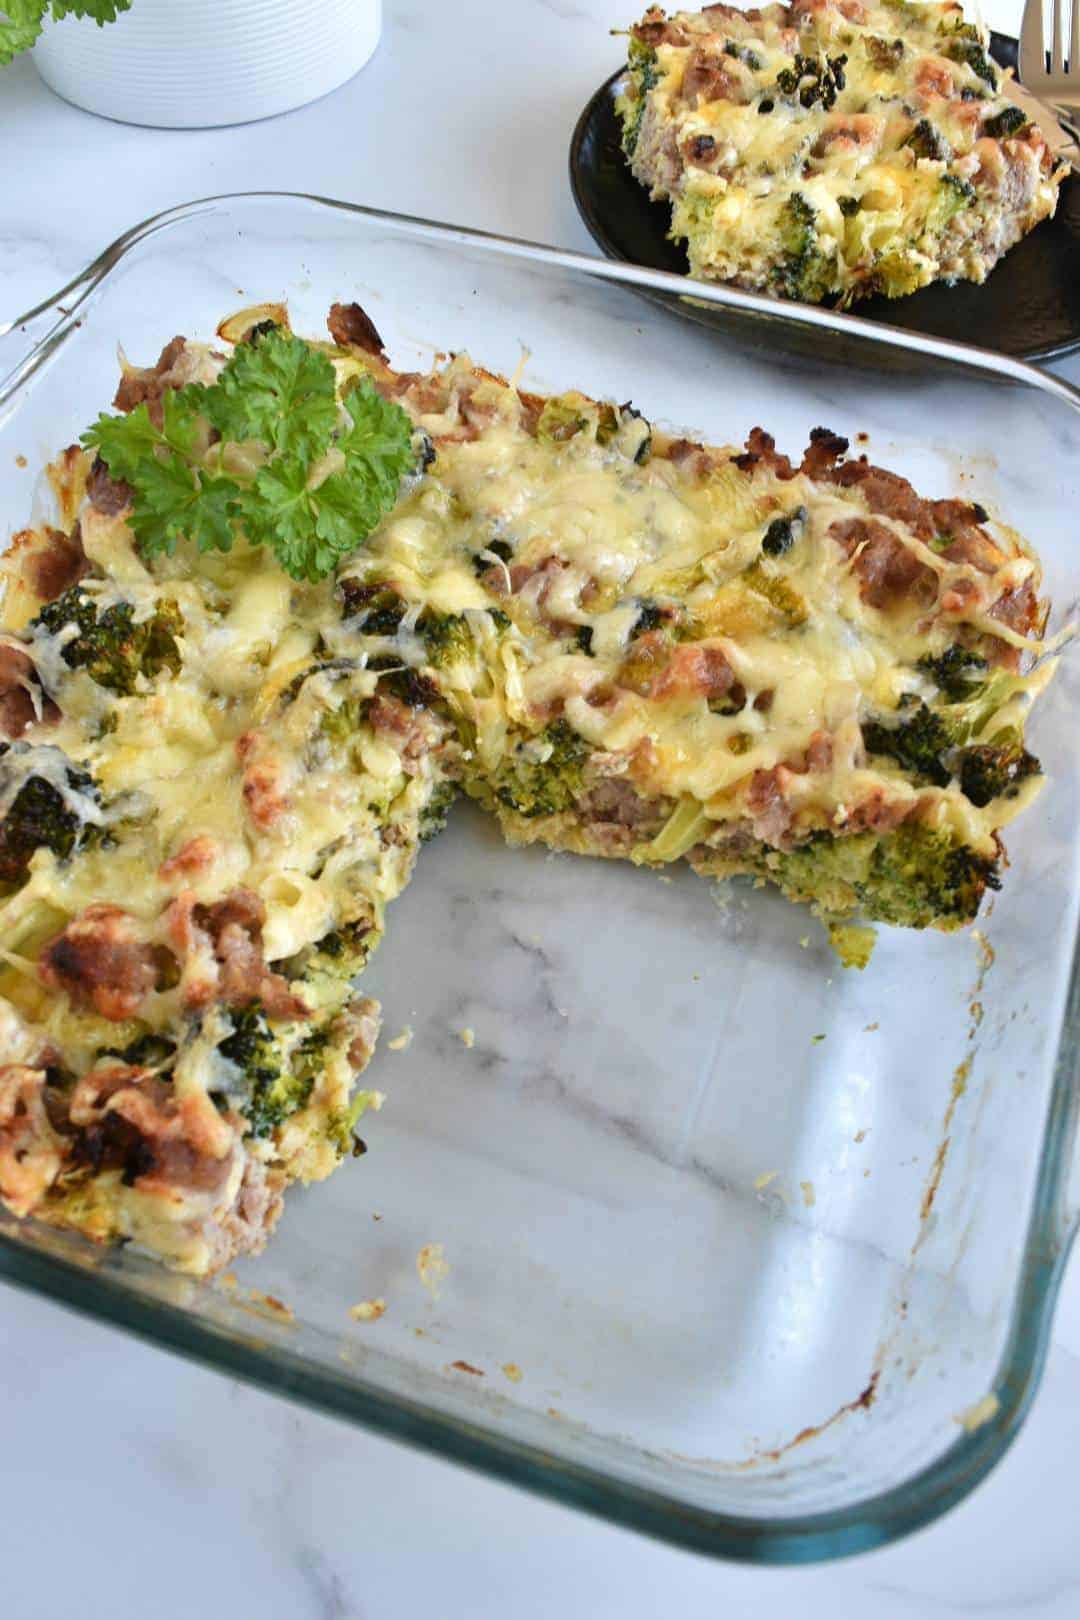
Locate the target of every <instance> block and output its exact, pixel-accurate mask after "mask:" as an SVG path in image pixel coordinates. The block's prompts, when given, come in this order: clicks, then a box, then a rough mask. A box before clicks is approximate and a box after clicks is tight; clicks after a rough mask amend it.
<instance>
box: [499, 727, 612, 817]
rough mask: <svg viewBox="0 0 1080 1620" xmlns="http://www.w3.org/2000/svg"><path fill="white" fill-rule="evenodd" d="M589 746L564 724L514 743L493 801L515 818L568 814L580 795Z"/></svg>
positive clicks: (500, 773) (500, 776) (500, 774)
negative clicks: (504, 806)
mask: <svg viewBox="0 0 1080 1620" xmlns="http://www.w3.org/2000/svg"><path fill="white" fill-rule="evenodd" d="M589 752H590V750H589V744H588V743H587V742H586V741H585V739H584V738H583V737H579V736H578V734H577V732H576V731H574V730H573V729H572V728H571V727H570V726H569V725H567V723H566V721H565V720H556V721H554V722H553V723H552V724H551V725H550V726H548V727H547V729H546V730H545V731H542V732H541V733H540V734H539V736H537V737H533V738H531V739H530V740H529V741H528V742H526V743H518V745H517V747H516V748H515V749H514V752H513V754H512V756H511V757H510V759H509V760H508V761H507V763H506V764H505V765H504V766H503V768H502V770H501V771H500V772H499V775H498V778H497V781H496V785H495V797H496V798H497V799H498V801H499V802H500V803H501V804H505V805H507V806H508V807H509V808H510V809H511V810H514V811H516V812H517V814H518V815H519V816H526V817H528V818H529V819H530V820H531V819H532V818H533V817H535V816H553V815H557V814H558V813H559V811H561V810H569V809H571V808H572V807H573V805H574V804H575V803H576V801H577V799H578V797H579V795H580V794H581V791H582V772H583V768H584V764H585V761H586V760H587V759H588V757H589Z"/></svg>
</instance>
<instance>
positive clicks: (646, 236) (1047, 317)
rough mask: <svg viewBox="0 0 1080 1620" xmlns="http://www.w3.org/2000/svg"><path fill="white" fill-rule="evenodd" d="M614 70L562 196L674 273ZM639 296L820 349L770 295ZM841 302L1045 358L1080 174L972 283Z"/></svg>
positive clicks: (1071, 257) (671, 250)
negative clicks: (740, 305) (625, 135)
mask: <svg viewBox="0 0 1080 1620" xmlns="http://www.w3.org/2000/svg"><path fill="white" fill-rule="evenodd" d="M991 50H992V52H993V54H994V56H995V58H996V59H997V61H998V62H1000V63H1001V65H1002V66H1003V67H1015V66H1016V52H1017V45H1016V41H1015V40H1014V39H1010V38H1008V37H1007V36H1005V35H1002V34H994V35H993V36H992V39H991ZM621 78H622V72H621V71H620V72H618V73H613V74H612V76H611V78H610V79H608V81H607V83H606V84H603V85H601V87H600V89H599V90H598V91H597V92H596V94H595V95H594V96H593V98H592V100H591V101H590V102H589V104H588V106H587V107H586V108H585V111H584V112H583V113H582V115H581V117H580V118H579V119H578V123H577V128H576V129H575V130H574V137H573V140H572V141H571V143H570V184H571V186H572V188H573V193H574V201H575V202H576V203H577V207H578V212H579V213H580V214H581V217H582V219H583V220H584V221H585V224H586V226H587V227H588V229H589V231H590V233H591V234H592V236H593V238H594V239H595V241H596V242H597V243H598V244H599V246H600V247H601V248H602V249H603V251H604V252H605V253H606V254H607V256H608V257H609V258H611V259H622V260H624V261H626V262H627V263H630V264H639V265H644V266H645V267H646V268H647V269H650V270H671V271H674V272H675V273H676V274H679V275H686V273H687V268H688V266H687V259H686V254H685V252H684V250H683V247H682V245H681V244H680V243H677V242H672V241H671V240H670V239H669V237H668V234H667V232H668V226H669V224H670V218H671V216H670V209H669V207H668V204H667V203H654V202H650V201H649V197H648V193H647V192H646V191H645V189H644V188H643V187H642V186H640V185H639V184H638V182H637V181H636V180H635V179H634V177H633V175H632V174H631V173H630V166H629V164H628V163H627V162H626V159H625V158H624V157H623V153H622V147H621V145H620V143H619V129H620V126H619V120H618V118H617V117H616V114H615V95H616V87H617V84H618V82H619V80H620V79H621ZM646 296H648V297H651V298H652V299H654V301H656V302H658V303H662V304H665V305H666V306H668V307H669V308H670V307H674V308H676V309H678V310H679V311H680V312H681V313H682V314H684V315H686V316H688V317H689V318H690V319H691V320H695V321H698V322H700V323H701V324H702V325H704V326H711V327H713V328H716V329H719V330H721V331H724V332H730V333H734V334H741V335H742V336H743V337H744V338H751V339H753V338H754V337H755V335H756V336H757V337H758V340H759V341H767V342H768V343H769V344H770V346H773V345H775V344H776V342H777V340H778V339H779V341H780V342H781V343H782V344H783V346H784V347H785V348H787V349H789V350H791V351H792V352H795V353H799V352H801V353H806V354H811V353H812V354H813V355H814V356H815V357H817V358H820V357H821V354H822V337H821V333H820V332H817V331H815V330H814V329H813V328H806V327H801V326H798V325H796V324H795V323H794V322H785V321H784V320H783V309H784V304H783V301H782V300H779V299H778V300H777V311H776V315H777V317H779V319H776V318H770V319H768V320H767V321H765V320H764V319H763V318H762V317H758V316H755V315H753V314H750V313H744V312H742V311H735V310H726V309H718V308H716V307H711V308H710V307H707V306H704V305H700V304H699V305H694V304H693V303H691V302H690V301H689V300H682V299H679V298H674V297H671V296H669V295H668V294H666V293H651V294H647V295H646ZM852 313H853V314H858V315H860V316H862V317H863V319H865V320H873V321H881V322H883V323H886V324H888V325H891V326H902V327H906V328H907V329H908V330H909V331H917V332H928V333H931V334H932V335H933V336H935V337H942V338H951V339H953V341H955V342H960V343H974V344H978V345H980V346H981V347H983V348H987V349H996V350H998V351H999V353H1002V354H1008V355H1013V356H1015V357H1017V358H1020V359H1025V360H1048V359H1052V358H1053V357H1055V356H1059V355H1063V354H1069V353H1071V352H1072V351H1073V350H1074V349H1080V176H1076V175H1070V176H1069V178H1068V179H1066V181H1065V183H1064V184H1063V186H1062V188H1061V200H1060V202H1059V203H1058V209H1057V213H1056V215H1055V216H1054V218H1053V219H1052V220H1044V221H1043V223H1042V224H1041V225H1039V226H1037V227H1036V229H1035V230H1034V231H1032V232H1031V234H1030V235H1029V236H1025V238H1024V239H1023V241H1022V242H1018V243H1017V245H1016V247H1014V248H1013V249H1012V250H1011V252H1009V253H1007V254H1006V255H1005V257H1004V259H1002V261H1001V263H1000V264H999V265H998V266H997V268H996V269H995V270H993V271H992V272H991V274H990V276H989V278H988V279H987V280H986V281H985V282H983V284H982V286H981V287H979V286H976V285H975V284H974V283H973V282H968V281H962V282H958V283H957V285H956V286H955V287H946V286H944V285H942V284H940V283H939V284H938V285H936V286H933V287H925V288H923V290H922V291H921V292H917V293H912V294H911V296H910V297H908V298H866V299H861V300H860V301H859V302H858V303H857V304H856V305H855V306H854V309H853V311H852ZM755 322H758V323H759V331H758V333H757V334H755V333H754V332H753V330H751V329H750V328H748V323H751V326H752V323H755ZM766 327H767V332H766ZM829 348H830V350H831V353H832V355H833V357H834V358H838V359H843V360H845V361H847V360H852V359H856V360H860V361H864V362H865V361H867V360H870V361H872V362H873V363H875V364H878V365H880V364H881V363H882V361H883V359H885V357H886V355H887V356H888V363H892V362H893V361H894V360H895V362H896V363H898V364H900V365H905V366H909V365H911V364H912V363H915V362H913V357H912V356H911V355H910V354H908V353H905V352H904V351H902V350H888V351H886V350H883V349H882V348H881V346H880V345H879V344H868V343H866V342H865V340H861V339H858V338H856V337H855V336H854V334H853V335H852V341H851V343H850V344H849V343H848V342H846V341H845V342H844V343H842V344H840V345H839V346H838V345H836V344H835V343H830V345H829Z"/></svg>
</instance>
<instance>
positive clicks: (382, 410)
mask: <svg viewBox="0 0 1080 1620" xmlns="http://www.w3.org/2000/svg"><path fill="white" fill-rule="evenodd" d="M345 409H346V410H347V411H348V413H349V415H350V416H351V417H352V426H351V427H350V428H348V429H346V431H345V432H344V433H343V434H342V435H341V437H340V438H339V439H338V441H337V447H338V449H339V450H342V451H343V452H344V454H345V461H346V464H347V465H348V467H349V469H350V471H352V472H359V473H363V475H364V476H365V477H366V478H367V480H368V481H369V483H371V484H372V485H373V486H374V487H375V488H377V489H378V490H379V493H380V496H386V495H389V493H390V491H391V490H396V489H397V486H398V484H399V483H400V481H401V479H402V478H404V476H405V474H406V473H407V472H409V471H410V470H411V468H412V466H413V465H414V459H415V458H414V455H413V449H412V442H411V441H412V424H411V423H409V438H408V439H403V438H402V435H401V424H400V420H399V419H400V417H401V416H402V415H404V412H403V411H402V410H401V407H400V406H398V405H394V404H391V403H390V402H388V401H387V400H385V399H383V397H382V395H381V394H380V393H378V392H377V391H376V390H375V388H374V387H373V386H372V384H371V381H370V379H369V378H367V377H364V378H362V379H361V381H360V383H359V384H358V386H357V387H355V388H354V389H352V390H351V392H350V393H348V394H346V395H345ZM406 421H408V418H406ZM327 481H328V482H331V480H327Z"/></svg>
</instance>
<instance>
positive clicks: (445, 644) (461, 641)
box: [416, 608, 476, 669]
mask: <svg viewBox="0 0 1080 1620" xmlns="http://www.w3.org/2000/svg"><path fill="white" fill-rule="evenodd" d="M416 628H417V630H418V631H419V632H420V635H421V636H422V637H423V638H424V648H425V650H426V652H427V655H428V659H429V661H430V662H431V663H432V664H434V665H435V667H436V669H444V668H446V666H447V665H449V664H460V663H464V662H466V661H467V660H470V659H472V658H474V657H475V655H476V645H475V643H474V641H473V635H472V630H471V629H470V628H469V621H468V619H467V618H466V617H465V615H464V613H434V612H432V610H431V609H430V608H428V609H427V610H426V611H425V612H424V613H423V614H422V615H421V617H420V621H419V623H418V624H417V627H416Z"/></svg>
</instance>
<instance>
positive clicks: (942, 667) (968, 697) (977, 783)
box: [862, 647, 1042, 809]
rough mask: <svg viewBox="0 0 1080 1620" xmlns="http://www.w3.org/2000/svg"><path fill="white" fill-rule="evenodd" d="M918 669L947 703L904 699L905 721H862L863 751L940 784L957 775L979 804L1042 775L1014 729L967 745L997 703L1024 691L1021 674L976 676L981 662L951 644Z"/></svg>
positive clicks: (967, 793) (979, 732)
mask: <svg viewBox="0 0 1080 1620" xmlns="http://www.w3.org/2000/svg"><path fill="white" fill-rule="evenodd" d="M919 667H920V668H922V669H924V670H926V672H927V673H930V674H932V676H933V678H934V679H935V680H937V681H938V683H939V685H940V686H941V687H942V689H943V691H944V692H945V693H946V695H947V696H949V697H950V699H951V701H949V702H948V703H947V704H946V705H945V706H944V707H942V708H938V709H931V708H930V707H929V706H928V705H927V704H925V703H923V702H922V700H921V699H920V698H913V697H908V698H905V699H904V700H903V702H902V703H901V714H902V716H903V718H902V719H901V720H900V721H899V723H898V724H885V723H883V722H882V721H880V720H871V721H868V722H864V724H863V728H862V729H863V741H864V743H865V744H866V748H867V752H868V753H871V754H885V755H888V756H889V757H890V758H892V759H895V760H896V761H897V762H898V764H900V765H902V766H903V767H904V769H905V770H908V771H911V772H912V774H913V775H914V776H917V777H921V778H922V779H923V780H925V781H929V782H933V783H934V784H935V785H936V786H937V787H945V786H947V785H948V783H949V782H950V781H952V780H953V778H954V777H955V778H956V779H957V780H958V781H959V784H960V791H961V792H962V793H963V794H964V795H965V797H966V798H967V799H969V800H970V801H971V803H972V804H974V805H976V806H978V807H979V808H980V809H981V808H982V807H983V806H984V805H987V804H989V803H990V802H991V800H992V799H997V798H1000V797H1001V796H1002V795H1008V796H1011V795H1012V794H1014V793H1015V792H1016V790H1017V788H1018V787H1019V785H1020V783H1021V782H1023V781H1025V780H1026V779H1027V778H1028V777H1029V776H1038V775H1039V774H1040V773H1041V770H1042V767H1041V766H1040V764H1039V761H1038V760H1037V759H1036V758H1035V756H1034V755H1033V754H1029V753H1028V752H1027V750H1026V749H1025V748H1024V745H1023V737H1022V735H1021V733H1020V731H1019V730H1018V729H1016V728H1014V727H1011V726H1006V727H1004V728H1002V729H1000V730H999V731H998V732H997V733H996V734H995V735H993V736H991V737H990V738H988V739H987V741H986V742H977V743H974V744H972V743H971V739H972V738H977V737H980V736H981V735H982V733H983V731H984V730H985V729H986V727H987V725H988V724H989V722H990V721H991V720H992V719H993V717H994V715H995V714H996V713H997V712H998V710H999V709H1000V708H1001V707H1002V705H1003V704H1004V703H1007V702H1008V701H1009V700H1010V699H1011V698H1013V697H1014V696H1015V695H1016V693H1017V691H1023V689H1024V688H1023V679H1022V677H1017V676H1013V675H1008V674H1006V673H1005V672H1004V671H1001V670H999V671H997V672H996V673H995V674H994V675H992V676H991V677H990V679H989V680H983V681H979V680H978V679H977V675H978V673H979V671H980V670H982V671H985V669H986V663H985V660H983V659H981V658H978V657H977V656H976V655H974V654H971V653H968V652H967V651H966V649H965V648H962V647H950V648H949V650H948V652H946V653H943V654H941V655H940V656H939V657H938V658H933V657H926V658H923V659H920V660H919ZM954 694H955V697H954V696H953V695H954ZM969 744H970V746H968V745H969Z"/></svg>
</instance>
